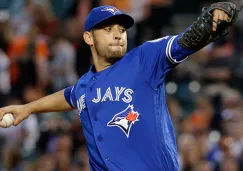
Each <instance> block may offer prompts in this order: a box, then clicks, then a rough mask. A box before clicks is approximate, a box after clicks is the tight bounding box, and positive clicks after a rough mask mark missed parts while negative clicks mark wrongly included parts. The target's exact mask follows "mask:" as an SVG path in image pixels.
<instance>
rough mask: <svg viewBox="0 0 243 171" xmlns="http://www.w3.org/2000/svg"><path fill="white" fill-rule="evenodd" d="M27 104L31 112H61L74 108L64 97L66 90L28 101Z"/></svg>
mask: <svg viewBox="0 0 243 171" xmlns="http://www.w3.org/2000/svg"><path fill="white" fill-rule="evenodd" d="M25 106H26V107H27V108H28V109H29V110H30V113H45V112H60V111H68V110H72V109H73V108H72V107H71V106H70V105H69V104H68V103H67V101H66V99H65V97H64V90H61V91H58V92H56V93H54V94H51V95H49V96H46V97H43V98H41V99H39V100H36V101H33V102H31V103H28V104H26V105H25Z"/></svg>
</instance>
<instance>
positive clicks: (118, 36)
mask: <svg viewBox="0 0 243 171" xmlns="http://www.w3.org/2000/svg"><path fill="white" fill-rule="evenodd" d="M114 39H115V40H121V32H120V30H119V29H114Z"/></svg>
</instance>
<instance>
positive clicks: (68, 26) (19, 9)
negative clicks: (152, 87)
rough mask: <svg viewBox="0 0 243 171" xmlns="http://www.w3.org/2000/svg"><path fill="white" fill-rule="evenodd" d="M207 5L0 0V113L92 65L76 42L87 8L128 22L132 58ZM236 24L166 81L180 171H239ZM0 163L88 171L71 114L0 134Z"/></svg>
mask: <svg viewBox="0 0 243 171" xmlns="http://www.w3.org/2000/svg"><path fill="white" fill-rule="evenodd" d="M211 2H215V1H209V0H208V1H205V0H197V1H195V0H183V1H182V0H174V1H173V0H116V1H115V0H1V1H0V9H1V10H0V107H2V106H5V105H10V104H23V103H28V102H30V101H33V100H36V99H38V98H41V97H43V96H45V95H48V94H50V93H53V92H56V91H58V90H61V89H63V88H65V87H67V86H70V85H73V84H75V82H76V81H77V80H78V78H79V77H80V76H81V75H82V74H84V73H85V72H86V71H87V70H88V69H89V66H90V64H91V63H92V61H91V57H90V56H91V54H90V51H89V47H88V46H87V45H86V44H85V43H84V41H83V39H82V33H83V24H84V20H85V18H86V16H87V14H88V13H89V11H90V10H91V9H92V8H93V7H95V6H98V5H102V4H110V5H115V6H116V7H117V8H119V9H120V10H123V11H125V12H127V13H129V14H131V15H132V16H133V17H134V18H135V21H136V24H135V26H134V27H133V28H132V29H130V30H129V31H128V39H129V50H130V49H132V48H134V47H136V46H137V45H140V44H141V43H143V42H144V41H146V40H151V39H155V38H159V37H162V36H165V35H167V34H178V33H179V32H181V31H183V30H184V29H185V28H186V27H188V26H189V25H190V24H191V23H192V22H193V21H194V20H195V19H196V17H197V16H198V15H199V14H200V9H201V7H202V6H204V5H207V4H209V3H211ZM236 2H237V3H241V2H240V0H239V1H236ZM185 4H190V6H189V5H185ZM242 19H243V17H242V16H240V18H239V21H238V22H237V24H236V25H235V26H234V27H232V28H231V32H230V34H228V35H227V37H225V38H224V39H221V40H219V41H217V42H215V43H213V44H210V45H209V46H207V47H205V48H204V49H202V50H201V51H199V52H198V53H196V54H194V55H192V56H191V57H190V58H188V59H187V60H186V61H185V62H184V63H182V64H181V65H179V66H177V67H176V68H175V69H174V70H173V71H171V72H170V73H169V74H168V76H167V78H166V79H167V81H166V82H167V83H166V92H167V94H168V96H167V104H168V108H169V110H170V112H171V117H172V119H173V122H174V126H175V132H176V135H177V142H178V150H179V164H180V168H181V171H241V170H243V99H242V94H243V58H242V53H243V41H242V39H243V32H242V30H243V29H242V28H243V22H242ZM0 158H1V160H0V170H3V171H5V170H6V171H78V170H79V171H88V170H89V166H88V157H87V152H86V148H85V139H84V136H83V133H82V125H81V124H80V121H79V115H78V113H77V111H72V112H68V113H46V114H40V115H31V116H30V117H29V118H28V119H27V120H25V121H24V122H22V123H21V124H20V125H19V126H18V127H11V128H8V129H0Z"/></svg>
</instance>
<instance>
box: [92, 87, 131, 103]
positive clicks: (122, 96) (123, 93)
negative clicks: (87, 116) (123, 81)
mask: <svg viewBox="0 0 243 171" xmlns="http://www.w3.org/2000/svg"><path fill="white" fill-rule="evenodd" d="M113 91H115V93H113V94H114V95H113V94H112V89H111V87H108V88H107V89H106V91H105V94H104V95H102V94H101V88H97V89H96V93H97V95H96V98H93V99H92V102H94V103H99V102H105V101H107V100H109V101H120V100H122V101H123V102H125V103H130V102H131V101H132V94H133V93H134V91H133V90H132V89H130V88H126V87H115V90H113Z"/></svg>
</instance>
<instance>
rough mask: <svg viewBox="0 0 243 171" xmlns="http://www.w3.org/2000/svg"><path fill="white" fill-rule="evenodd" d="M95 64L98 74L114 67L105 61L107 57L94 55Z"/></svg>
mask: <svg viewBox="0 0 243 171" xmlns="http://www.w3.org/2000/svg"><path fill="white" fill-rule="evenodd" d="M93 63H94V66H95V70H96V72H100V71H102V70H104V69H106V68H108V67H110V66H111V65H112V63H111V62H109V61H107V60H105V57H101V56H97V55H93Z"/></svg>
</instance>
